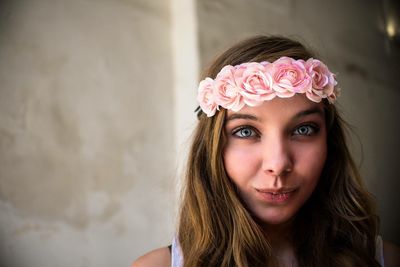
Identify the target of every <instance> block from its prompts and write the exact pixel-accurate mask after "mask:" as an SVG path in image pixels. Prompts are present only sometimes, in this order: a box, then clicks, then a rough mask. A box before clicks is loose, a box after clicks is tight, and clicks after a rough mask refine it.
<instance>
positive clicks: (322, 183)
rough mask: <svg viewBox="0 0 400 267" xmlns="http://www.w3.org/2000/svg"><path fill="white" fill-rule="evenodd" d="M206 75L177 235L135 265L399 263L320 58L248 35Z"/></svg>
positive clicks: (281, 41) (279, 40) (282, 41)
mask: <svg viewBox="0 0 400 267" xmlns="http://www.w3.org/2000/svg"><path fill="white" fill-rule="evenodd" d="M204 76H205V77H206V78H205V79H204V80H202V81H201V83H200V86H199V93H198V100H199V103H200V109H199V111H198V119H199V121H198V125H197V129H196V131H195V134H194V139H193V143H192V147H191V151H190V155H189V160H188V166H187V172H186V180H185V186H184V190H183V198H182V203H181V209H180V220H179V225H178V231H177V235H176V238H175V239H174V241H173V243H172V248H171V247H169V248H167V247H165V248H161V249H158V250H155V251H152V252H150V253H148V254H146V255H144V256H142V257H141V258H139V259H138V260H137V261H136V262H134V263H133V266H135V267H136V266H144V267H148V266H173V267H178V266H184V267H194V266H240V267H245V266H246V267H247V266H248V267H254V266H307V267H309V266H384V261H386V265H385V266H390V264H393V266H397V265H395V264H399V262H396V260H398V254H397V253H398V251H396V249H395V248H394V247H393V246H389V245H385V246H383V245H382V239H381V238H380V237H379V235H378V217H377V215H376V212H375V207H374V202H373V199H372V198H371V195H370V194H369V193H368V191H367V190H366V189H365V187H364V185H363V183H362V180H361V178H360V175H359V172H358V170H357V168H356V166H355V164H354V162H353V160H352V158H351V156H350V153H349V150H348V147H347V144H346V139H345V126H346V124H345V122H344V121H343V120H342V119H341V117H340V115H339V114H338V112H337V110H336V108H335V104H334V102H335V100H336V98H337V96H338V94H339V90H338V84H337V81H336V78H335V75H334V74H333V73H332V72H330V70H329V69H328V67H327V66H326V65H325V64H324V63H323V62H321V61H319V60H317V59H315V55H314V54H313V53H312V52H311V51H310V50H308V49H306V48H305V47H304V46H303V45H302V44H300V43H299V42H296V41H293V40H290V39H287V38H283V37H266V36H257V37H254V38H250V39H247V40H245V41H243V42H240V43H238V44H236V45H235V46H233V47H232V48H230V49H229V50H227V51H226V52H225V53H223V54H222V55H221V56H220V57H218V58H217V59H216V60H215V62H214V63H213V64H212V65H211V66H210V67H209V68H208V71H207V72H206V73H205V75H204ZM396 257H397V259H396Z"/></svg>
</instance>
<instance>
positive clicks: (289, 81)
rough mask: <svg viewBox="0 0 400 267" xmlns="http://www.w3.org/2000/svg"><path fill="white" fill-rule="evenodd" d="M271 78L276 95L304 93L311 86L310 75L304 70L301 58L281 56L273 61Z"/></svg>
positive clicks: (287, 95) (286, 95) (289, 95)
mask: <svg viewBox="0 0 400 267" xmlns="http://www.w3.org/2000/svg"><path fill="white" fill-rule="evenodd" d="M272 79H273V82H274V85H273V87H274V89H275V91H276V95H277V96H279V97H291V96H293V95H294V94H295V93H305V92H307V91H308V90H310V88H311V77H310V76H309V75H308V73H307V72H306V68H305V67H304V61H303V60H294V59H292V58H289V57H281V58H279V59H278V60H276V61H275V62H274V63H273V69H272Z"/></svg>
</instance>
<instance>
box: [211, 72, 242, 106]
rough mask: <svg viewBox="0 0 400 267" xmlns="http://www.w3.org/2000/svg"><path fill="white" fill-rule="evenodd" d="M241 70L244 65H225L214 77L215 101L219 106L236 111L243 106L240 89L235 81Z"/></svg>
mask: <svg viewBox="0 0 400 267" xmlns="http://www.w3.org/2000/svg"><path fill="white" fill-rule="evenodd" d="M243 70H244V67H243V68H241V66H240V65H239V66H237V67H236V68H235V67H233V66H231V65H227V66H225V67H224V68H222V70H221V71H220V72H219V73H218V75H217V77H216V78H215V81H214V82H215V85H214V96H215V101H216V102H217V104H218V105H220V106H221V107H223V108H226V109H231V110H233V111H235V112H236V111H239V110H240V109H241V108H242V107H243V106H244V104H245V103H244V101H243V97H242V95H241V94H240V90H241V89H240V87H239V86H238V84H237V82H236V78H238V77H240V73H241V72H242V71H243ZM235 73H236V74H235ZM235 75H236V77H235Z"/></svg>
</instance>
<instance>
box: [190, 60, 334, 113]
mask: <svg viewBox="0 0 400 267" xmlns="http://www.w3.org/2000/svg"><path fill="white" fill-rule="evenodd" d="M336 85H337V82H336V79H335V74H333V73H332V72H330V71H329V69H328V67H327V66H326V65H325V64H324V63H322V62H321V61H319V60H317V59H313V58H310V59H308V60H307V61H304V60H302V59H299V60H295V59H293V58H289V57H281V58H279V59H277V60H276V61H274V62H272V63H270V62H267V61H263V62H260V63H258V62H248V63H243V64H240V65H236V66H231V65H227V66H225V67H223V68H222V70H221V71H220V72H219V73H218V74H217V77H216V78H215V79H211V78H208V77H207V78H205V79H204V80H202V81H201V82H200V84H199V89H198V95H197V101H198V102H199V103H200V108H201V109H202V111H203V112H204V113H206V114H207V116H208V117H212V116H213V115H214V114H215V112H216V111H217V110H220V107H222V108H225V109H230V110H233V111H235V112H236V111H239V110H240V109H241V108H242V107H243V106H244V105H248V106H250V107H254V106H258V105H261V103H262V102H263V101H265V100H272V99H273V98H275V97H276V96H277V97H281V98H288V97H292V96H294V95H295V94H306V96H307V98H308V99H310V100H311V101H314V102H316V103H319V102H321V100H322V99H323V98H327V99H328V101H329V103H331V104H333V103H334V102H335V100H336V98H337V97H338V96H339V88H337V87H336Z"/></svg>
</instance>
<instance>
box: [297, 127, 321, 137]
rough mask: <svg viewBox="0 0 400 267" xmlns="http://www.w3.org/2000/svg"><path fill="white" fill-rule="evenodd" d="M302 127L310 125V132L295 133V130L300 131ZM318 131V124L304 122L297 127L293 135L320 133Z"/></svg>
mask: <svg viewBox="0 0 400 267" xmlns="http://www.w3.org/2000/svg"><path fill="white" fill-rule="evenodd" d="M302 127H308V129H309V131H310V132H308V133H306V134H300V133H299V134H295V132H296V131H298V130H299V129H300V128H302ZM318 131H319V127H318V125H315V124H303V125H300V126H298V127H296V129H295V130H294V132H293V135H294V136H297V135H300V136H311V135H314V134H316V133H318Z"/></svg>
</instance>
